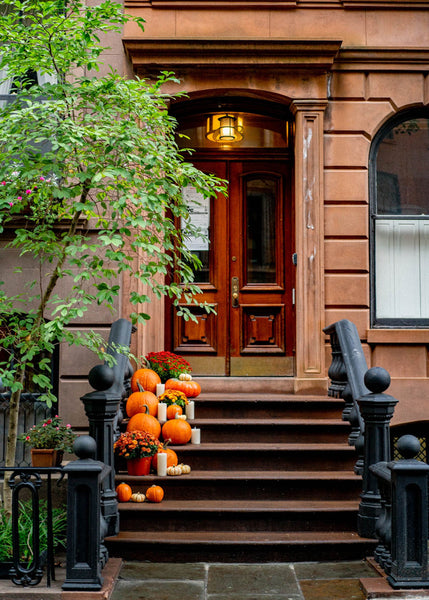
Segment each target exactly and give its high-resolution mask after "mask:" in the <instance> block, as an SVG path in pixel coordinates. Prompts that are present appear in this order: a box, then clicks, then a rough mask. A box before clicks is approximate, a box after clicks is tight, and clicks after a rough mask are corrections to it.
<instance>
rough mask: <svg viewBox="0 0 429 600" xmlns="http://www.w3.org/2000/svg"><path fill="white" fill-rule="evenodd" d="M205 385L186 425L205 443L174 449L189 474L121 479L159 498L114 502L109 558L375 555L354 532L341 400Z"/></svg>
mask: <svg viewBox="0 0 429 600" xmlns="http://www.w3.org/2000/svg"><path fill="white" fill-rule="evenodd" d="M229 385H231V384H229ZM232 387H234V386H232ZM241 387H242V388H243V381H242V382H241ZM246 387H247V385H246ZM203 389H204V393H203V394H202V395H201V396H200V397H199V398H197V399H196V401H195V415H196V417H197V418H196V419H195V420H194V421H193V422H192V423H191V424H192V426H193V427H200V428H201V444H200V445H192V444H187V445H186V446H178V447H173V448H174V450H175V451H176V452H177V454H178V456H179V462H183V463H186V464H190V465H191V467H192V472H191V473H190V474H188V475H182V476H177V477H164V478H160V477H157V476H156V475H150V476H147V477H141V478H139V477H130V476H128V475H127V474H125V473H121V474H119V475H118V476H117V480H118V482H119V481H125V482H127V483H129V484H130V485H131V486H132V488H133V491H143V492H144V491H145V490H146V489H147V488H148V487H149V486H150V485H152V484H153V483H157V484H160V485H161V486H162V487H163V488H164V490H165V499H164V500H163V502H162V503H161V504H149V503H143V504H134V503H125V504H120V505H119V506H120V515H121V532H120V534H119V536H117V537H115V538H109V539H108V540H107V545H108V548H109V552H110V554H111V555H112V556H121V557H122V558H125V559H129V560H149V561H156V562H170V561H171V562H176V561H185V562H190V561H197V562H201V561H208V562H213V561H220V562H273V561H274V562H276V561H278V562H284V561H309V560H335V559H342V560H345V559H356V558H362V557H364V556H366V555H368V554H371V553H372V551H373V549H374V547H375V541H374V540H363V539H362V538H359V536H358V535H357V534H356V515H357V508H358V502H359V493H360V489H361V479H360V477H357V476H356V475H355V474H354V472H353V465H354V462H355V452H354V449H353V448H351V447H350V446H348V444H347V436H348V432H349V427H348V426H347V425H346V424H345V423H344V422H343V421H342V420H341V411H342V408H343V404H344V403H343V401H342V400H337V399H332V398H328V397H319V396H301V397H298V396H295V395H293V394H285V393H279V392H278V391H277V393H276V391H275V390H272V391H271V392H270V393H269V394H267V393H257V392H255V390H253V392H252V393H243V392H240V393H239V392H234V391H231V390H229V391H228V394H221V393H220V392H219V391H218V390H214V391H205V387H203Z"/></svg>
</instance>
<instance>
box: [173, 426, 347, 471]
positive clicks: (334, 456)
mask: <svg viewBox="0 0 429 600" xmlns="http://www.w3.org/2000/svg"><path fill="white" fill-rule="evenodd" d="M202 434H203V432H202ZM170 447H171V448H172V449H173V450H174V451H175V452H177V453H178V455H180V462H183V463H185V464H188V465H191V467H192V469H196V470H198V471H202V470H206V471H213V470H215V471H219V470H249V471H261V470H266V471H275V472H279V471H288V470H289V471H302V470H304V469H310V470H315V469H317V470H321V471H332V470H335V469H339V470H341V471H345V470H350V471H351V472H353V467H354V464H355V461H356V452H355V449H354V448H352V447H351V446H348V445H347V444H346V443H342V444H341V443H320V444H319V443H307V444H299V443H285V442H277V443H271V442H269V441H268V440H267V442H265V443H264V442H249V443H245V442H241V443H236V442H231V443H225V442H217V443H215V442H212V443H202V444H186V445H184V446H174V445H172V446H170Z"/></svg>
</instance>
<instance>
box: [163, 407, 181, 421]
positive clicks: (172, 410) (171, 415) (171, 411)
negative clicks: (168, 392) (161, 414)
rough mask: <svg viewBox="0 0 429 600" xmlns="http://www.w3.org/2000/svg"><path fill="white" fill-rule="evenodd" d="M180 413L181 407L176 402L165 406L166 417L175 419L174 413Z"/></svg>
mask: <svg viewBox="0 0 429 600" xmlns="http://www.w3.org/2000/svg"><path fill="white" fill-rule="evenodd" d="M182 413H183V410H182V407H181V406H179V405H178V404H170V406H167V419H175V418H176V415H181V414H182Z"/></svg>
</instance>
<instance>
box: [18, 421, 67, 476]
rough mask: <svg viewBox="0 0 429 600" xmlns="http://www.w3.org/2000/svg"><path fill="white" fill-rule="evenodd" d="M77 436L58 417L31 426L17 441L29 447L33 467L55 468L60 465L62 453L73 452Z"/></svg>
mask: <svg viewBox="0 0 429 600" xmlns="http://www.w3.org/2000/svg"><path fill="white" fill-rule="evenodd" d="M76 437H77V435H76V434H75V433H74V432H73V431H72V429H71V426H70V425H69V424H67V425H64V424H63V422H62V421H61V419H60V417H59V416H58V415H55V417H51V418H50V419H45V420H44V421H41V422H40V423H37V424H36V425H33V427H31V429H29V430H28V431H27V433H23V434H22V435H20V436H19V438H18V439H19V440H20V441H22V442H24V443H25V444H28V445H29V446H31V463H32V465H33V467H55V466H59V465H60V464H61V461H62V458H63V454H64V452H72V451H73V443H74V441H75V439H76Z"/></svg>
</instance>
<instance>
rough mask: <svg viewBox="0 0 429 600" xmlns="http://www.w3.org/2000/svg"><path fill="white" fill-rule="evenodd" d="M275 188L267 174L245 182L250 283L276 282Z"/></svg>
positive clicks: (248, 280)
mask: <svg viewBox="0 0 429 600" xmlns="http://www.w3.org/2000/svg"><path fill="white" fill-rule="evenodd" d="M276 191H277V181H276V180H274V179H271V178H268V177H260V176H259V177H255V178H249V179H247V180H246V182H245V190H244V193H245V198H246V218H247V223H246V230H247V240H246V241H247V283H276Z"/></svg>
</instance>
